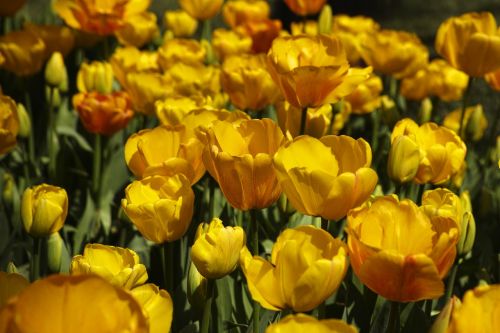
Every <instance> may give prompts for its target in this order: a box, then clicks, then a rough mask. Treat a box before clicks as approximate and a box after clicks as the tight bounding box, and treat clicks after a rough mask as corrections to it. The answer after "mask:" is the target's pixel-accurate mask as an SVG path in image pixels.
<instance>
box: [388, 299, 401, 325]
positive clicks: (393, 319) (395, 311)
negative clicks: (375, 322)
mask: <svg viewBox="0 0 500 333" xmlns="http://www.w3.org/2000/svg"><path fill="white" fill-rule="evenodd" d="M399 331H400V323H399V303H398V302H394V301H391V311H390V312H389V323H388V324H387V333H399Z"/></svg>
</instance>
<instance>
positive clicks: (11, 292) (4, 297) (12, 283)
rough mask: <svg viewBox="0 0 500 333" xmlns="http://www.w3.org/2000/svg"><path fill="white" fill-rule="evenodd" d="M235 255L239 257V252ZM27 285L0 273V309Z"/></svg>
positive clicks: (21, 279) (14, 275)
mask: <svg viewBox="0 0 500 333" xmlns="http://www.w3.org/2000/svg"><path fill="white" fill-rule="evenodd" d="M237 255H238V256H239V252H238V254H237ZM29 284H30V283H29V282H28V280H26V278H25V277H24V276H22V275H21V274H17V273H10V274H9V273H5V272H0V308H1V307H2V306H4V305H5V304H6V303H7V301H8V300H9V299H10V298H12V297H14V296H16V295H17V294H19V293H21V291H23V290H24V288H26V287H27V286H29ZM0 327H1V325H0Z"/></svg>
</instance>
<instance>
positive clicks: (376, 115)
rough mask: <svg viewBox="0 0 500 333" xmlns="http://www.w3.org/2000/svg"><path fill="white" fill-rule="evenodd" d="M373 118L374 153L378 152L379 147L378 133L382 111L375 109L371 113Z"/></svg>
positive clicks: (372, 145) (372, 144)
mask: <svg viewBox="0 0 500 333" xmlns="http://www.w3.org/2000/svg"><path fill="white" fill-rule="evenodd" d="M371 118H372V141H371V149H372V153H373V154H376V151H377V149H378V137H379V135H378V133H379V131H380V112H379V110H378V109H377V110H374V111H373V112H372V114H371Z"/></svg>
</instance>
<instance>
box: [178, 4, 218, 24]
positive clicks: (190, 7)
mask: <svg viewBox="0 0 500 333" xmlns="http://www.w3.org/2000/svg"><path fill="white" fill-rule="evenodd" d="M223 2H224V0H179V5H180V6H181V8H182V9H184V10H185V11H186V12H187V13H188V14H189V15H191V16H192V17H194V18H195V19H197V20H208V19H211V18H212V17H214V16H215V15H217V13H218V12H219V10H220V8H221V7H222V3H223Z"/></svg>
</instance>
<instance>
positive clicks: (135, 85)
mask: <svg viewBox="0 0 500 333" xmlns="http://www.w3.org/2000/svg"><path fill="white" fill-rule="evenodd" d="M124 84H125V85H124V89H125V91H126V92H127V93H128V94H129V96H130V99H131V101H132V105H133V107H134V111H136V112H140V113H144V114H146V115H153V114H154V113H155V102H156V101H158V100H160V99H163V98H165V97H167V96H168V95H170V94H172V93H173V87H172V81H171V79H170V78H169V77H167V76H165V75H163V74H160V73H147V72H146V73H145V72H131V73H128V74H126V81H125V83H124Z"/></svg>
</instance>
